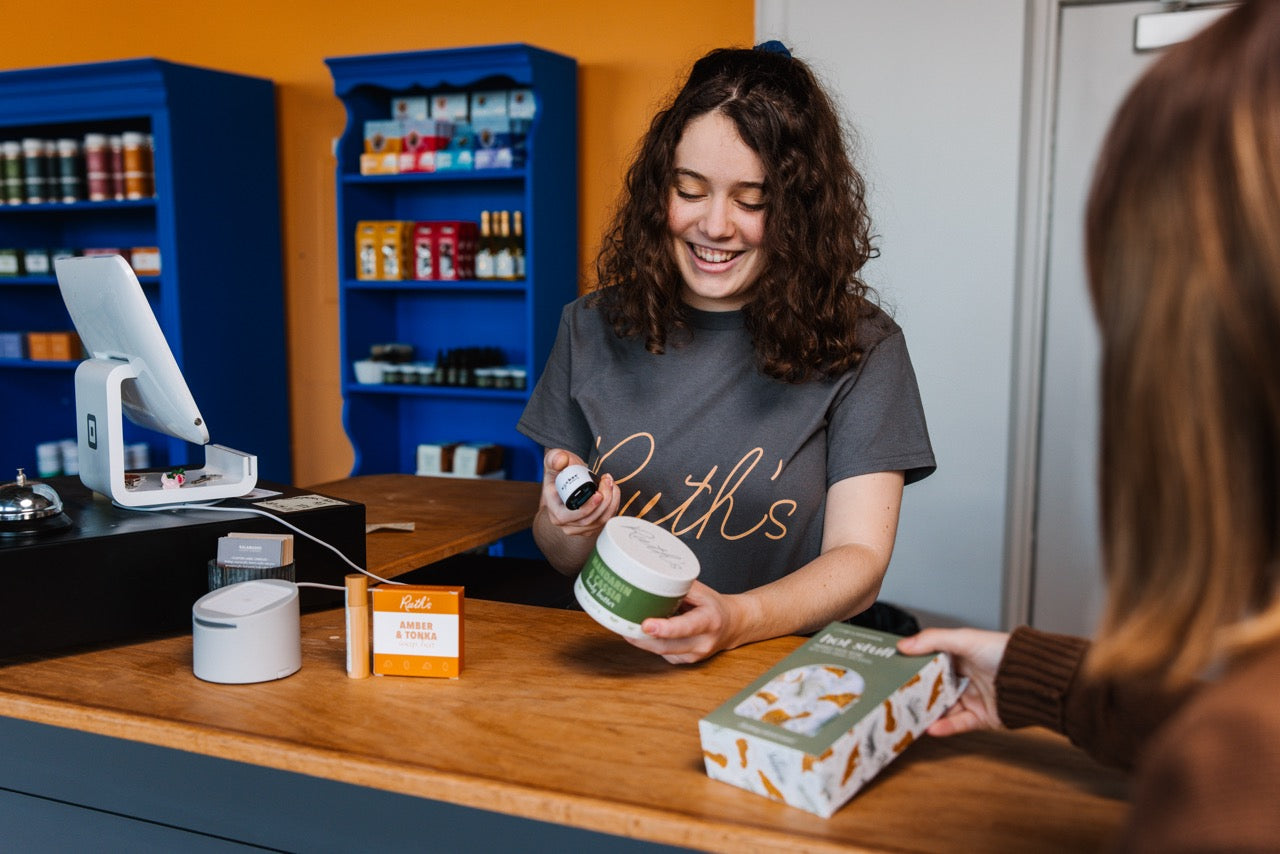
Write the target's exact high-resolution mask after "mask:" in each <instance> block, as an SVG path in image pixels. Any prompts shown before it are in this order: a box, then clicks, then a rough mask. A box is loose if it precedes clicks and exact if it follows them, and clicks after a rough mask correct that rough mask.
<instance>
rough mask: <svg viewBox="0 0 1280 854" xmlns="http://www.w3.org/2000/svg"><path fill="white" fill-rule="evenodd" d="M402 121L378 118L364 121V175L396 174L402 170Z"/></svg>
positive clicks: (361, 156)
mask: <svg viewBox="0 0 1280 854" xmlns="http://www.w3.org/2000/svg"><path fill="white" fill-rule="evenodd" d="M400 132H401V127H400V122H398V121H396V120H395V119H378V120H376V121H367V122H365V123H364V153H363V154H361V155H360V173H361V174H362V175H394V174H396V173H397V172H399V171H400Z"/></svg>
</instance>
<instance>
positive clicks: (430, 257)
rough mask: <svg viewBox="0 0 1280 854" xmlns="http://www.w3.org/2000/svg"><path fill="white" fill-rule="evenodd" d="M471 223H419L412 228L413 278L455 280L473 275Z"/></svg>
mask: <svg viewBox="0 0 1280 854" xmlns="http://www.w3.org/2000/svg"><path fill="white" fill-rule="evenodd" d="M476 242H477V229H476V224H475V223H474V222H453V221H451V222H419V223H415V224H414V231H413V264H414V271H413V272H414V278H416V279H436V280H442V281H456V280H458V279H472V278H475V271H476Z"/></svg>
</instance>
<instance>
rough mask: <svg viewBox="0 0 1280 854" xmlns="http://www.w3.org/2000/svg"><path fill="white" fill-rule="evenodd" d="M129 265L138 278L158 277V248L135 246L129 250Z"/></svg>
mask: <svg viewBox="0 0 1280 854" xmlns="http://www.w3.org/2000/svg"><path fill="white" fill-rule="evenodd" d="M129 258H130V261H129V263H130V264H132V265H133V272H135V273H137V274H138V275H139V276H158V275H160V247H158V246H135V247H133V248H132V249H130V250H129Z"/></svg>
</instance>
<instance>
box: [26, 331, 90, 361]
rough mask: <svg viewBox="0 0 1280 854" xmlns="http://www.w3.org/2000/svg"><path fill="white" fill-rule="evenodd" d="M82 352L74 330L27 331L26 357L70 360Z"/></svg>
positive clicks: (33, 359) (45, 359)
mask: <svg viewBox="0 0 1280 854" xmlns="http://www.w3.org/2000/svg"><path fill="white" fill-rule="evenodd" d="M83 352H84V348H83V347H82V346H81V344H80V336H78V335H76V333H74V332H28V333H27V358H29V359H31V360H32V361H36V362H70V361H72V360H74V359H79V358H80V356H81V354H82V353H83Z"/></svg>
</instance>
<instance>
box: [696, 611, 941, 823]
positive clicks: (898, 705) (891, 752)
mask: <svg viewBox="0 0 1280 854" xmlns="http://www.w3.org/2000/svg"><path fill="white" fill-rule="evenodd" d="M898 640H899V637H898V636H897V635H892V634H889V633H887V632H880V631H875V630H874V629H868V628H863V627H860V626H852V625H849V624H847V623H839V622H837V623H831V624H829V625H828V626H827V627H826V628H824V629H821V630H820V631H818V632H817V633H816V634H815V635H814V636H813V637H811V638H810V639H809V640H807V641H805V643H804V644H803V645H802V646H800V647H799V648H797V649H796V650H795V651H794V652H792V653H791V654H790V655H788V656H786V657H785V658H783V659H782V660H781V661H780V662H778V664H776V665H774V666H773V667H772V668H770V669H769V670H768V671H766V672H765V673H763V674H761V675H760V676H759V677H758V678H757V679H756V680H755V681H753V682H752V683H751V684H750V685H748V686H747V687H746V688H744V689H743V690H742V691H740V692H739V693H737V694H736V695H734V696H733V697H731V698H730V699H729V700H728V701H726V702H725V703H724V704H723V705H721V706H720V707H719V708H718V709H716V710H715V711H713V712H711V713H710V714H708V715H707V716H706V717H704V718H703V719H702V720H701V721H699V722H698V730H699V733H700V735H701V739H702V753H703V758H704V762H705V766H706V771H707V775H708V776H709V777H711V778H712V779H714V780H720V781H722V782H725V783H730V784H732V785H734V786H738V787H740V788H743V789H746V790H748V791H751V792H755V793H757V794H760V795H764V796H766V797H768V798H771V799H772V800H775V801H781V802H784V803H787V804H790V805H791V806H793V807H798V808H800V809H802V810H807V811H808V812H811V813H815V814H816V815H819V816H822V817H823V818H827V817H829V816H830V815H831V814H832V813H834V812H835V811H836V810H837V809H839V808H840V806H841V805H842V804H843V803H844V802H845V801H847V800H849V799H850V798H851V797H853V795H854V794H855V793H856V792H857V791H858V790H859V789H860V788H862V786H864V785H865V784H866V783H867V782H869V781H870V780H871V779H872V778H873V777H875V775H876V774H878V773H879V772H880V770H881V769H882V768H884V766H886V765H888V764H889V763H890V762H892V761H893V760H894V759H895V758H896V757H898V756H899V755H900V754H901V753H902V752H903V751H904V750H906V749H907V748H908V747H909V746H910V745H911V744H912V742H913V741H914V740H915V739H916V738H917V737H919V735H920V734H921V733H922V732H924V730H925V729H926V728H927V727H928V726H929V724H931V723H933V721H935V720H937V719H938V718H939V717H941V716H942V714H943V712H945V711H946V709H947V708H948V707H949V706H950V705H951V704H952V703H954V702H955V701H956V699H957V698H958V697H959V696H960V694H961V692H962V691H963V690H964V686H963V682H962V681H961V680H959V679H957V678H956V675H955V673H954V671H953V670H952V667H951V661H950V658H949V656H948V655H947V654H946V653H936V654H933V655H914V656H908V655H903V654H902V653H900V652H898V650H897V641H898Z"/></svg>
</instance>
